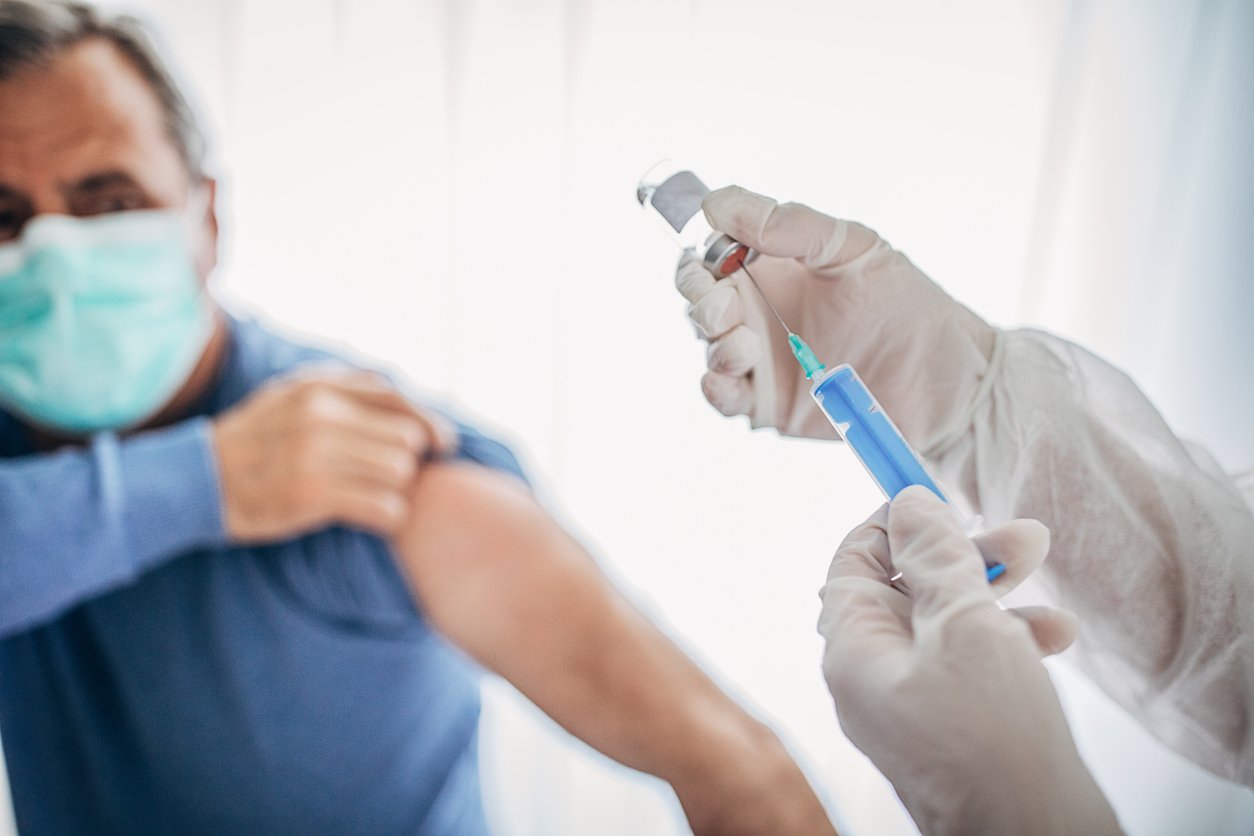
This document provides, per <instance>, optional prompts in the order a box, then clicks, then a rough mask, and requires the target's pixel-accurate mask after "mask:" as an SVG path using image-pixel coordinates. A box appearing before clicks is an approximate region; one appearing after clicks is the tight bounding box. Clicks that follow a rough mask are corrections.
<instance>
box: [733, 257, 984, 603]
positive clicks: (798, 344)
mask: <svg viewBox="0 0 1254 836" xmlns="http://www.w3.org/2000/svg"><path fill="white" fill-rule="evenodd" d="M740 269H741V270H743V271H744V274H745V275H746V276H748V277H749V281H751V282H753V286H754V288H755V289H756V290H757V291H758V295H759V296H760V297H761V298H762V301H763V302H765V303H766V306H767V307H768V308H770V310H771V313H772V314H774V315H775V319H777V320H778V321H779V324H780V325H781V326H783V328H784V331H785V332H786V333H787V334H788V347H789V348H790V349H791V350H792V354H793V356H794V357H796V358H797V362H798V363H800V364H801V368H802V369H803V370H804V371H805V373H806V379H807V380H809V381H810V382H811V385H810V396H811V397H812V398H814V402H815V403H817V404H818V405H819V409H821V410H822V411H823V414H824V415H826V416H827V420H829V421H831V422H832V426H833V427H835V428H836V432H837V433H838V434H839V435H840V437H841V438H842V439H844V441H845V443H847V444H848V445H849V449H851V450H853V452H854V455H856V456H857V457H858V461H860V462H862V466H863V467H864V468H866V472H867V473H869V474H871V478H872V479H874V480H875V484H876V485H878V486H879V489H880V491H881V492H882V493H883V494H884V496H885V497H886V498H887V499H888V500H889V501H892V499H893V497H895V496H896V495H897V494H898V493H900V492H901V491H903V490H905V489H906V488H908V487H909V486H911V485H922V486H923V487H925V488H927V489H928V490H930V491H931V492H932V493H934V494H936V495H937V496H938V497H940V498H941V499H942V500H943V501H944V502H946V503H947V504H949V507H951V508H953V507H954V505H953V503H952V502H950V501H949V497H947V496H946V495H945V492H944V491H943V490H941V487H940V485H939V484H938V483H937V482H936V480H935V479H934V478H932V474H931V473H929V472H928V470H927V466H926V465H924V464H923V460H922V459H921V458H919V454H918V453H916V452H915V451H914V449H913V448H912V447H911V446H910V444H909V443H908V442H907V441H906V439H905V437H904V436H902V434H901V431H900V430H898V429H897V426H896V425H895V424H894V423H893V422H892V419H891V418H889V417H888V414H887V413H886V412H884V409H883V408H882V407H881V406H880V405H879V402H878V401H877V400H875V396H874V395H872V394H871V390H869V389H867V387H866V384H865V383H863V382H862V378H860V377H858V373H857V372H856V371H854V370H853V367H852V366H850V365H849V364H848V363H846V364H844V365H840V366H837V367H836V368H834V369H828V368H827V367H826V366H825V365H823V363H822V362H820V360H819V358H818V357H817V356H816V355H815V353H814V352H813V351H812V350H811V349H810V346H808V345H806V342H805V340H803V339H801V337H799V336H797V335H796V334H795V333H793V330H792V329H791V328H789V327H788V323H786V322H784V318H783V317H782V316H780V315H779V311H777V310H776V309H775V306H774V305H772V304H771V300H770V299H769V298H768V297H767V295H766V294H765V293H763V292H762V286H761V285H759V284H758V280H757V279H755V278H754V277H753V274H752V273H750V272H749V268H748V267H747V266H745V264H743V263H742V264H741V265H740ZM954 513H955V514H958V511H957V509H956V508H955V509H954ZM959 519H960V521H961V522H962V523H963V528H964V529H967V530H969V529H970V528H971V527H972V526H970V525H969V524H968V523H967V521H966V520H962V519H961V516H960V515H959ZM985 572H986V574H987V576H988V580H989V583H992V582H993V581H995V580H997V578H999V577H1001V576H1002V575H1003V574H1005V572H1006V567H1005V565H1003V564H1001V563H993V564H991V565H989V566H987V567H986V570H985ZM897 577H900V573H899V574H898V576H897ZM897 577H894V578H893V580H897Z"/></svg>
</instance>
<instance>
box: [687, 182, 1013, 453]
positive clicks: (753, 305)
mask: <svg viewBox="0 0 1254 836" xmlns="http://www.w3.org/2000/svg"><path fill="white" fill-rule="evenodd" d="M703 206H704V208H705V214H706V218H707V219H708V220H709V222H710V224H711V225H712V226H713V227H714V228H715V229H717V230H720V231H722V232H725V233H727V234H728V235H730V236H731V237H733V238H735V239H736V240H737V241H740V242H741V243H743V244H746V245H748V246H750V247H753V248H754V249H755V250H757V251H758V252H759V253H761V257H759V258H758V259H757V260H756V261H754V262H753V263H752V264H751V265H750V267H749V269H750V271H751V272H752V273H753V275H754V277H755V278H757V280H758V283H759V284H760V285H761V286H762V290H763V292H764V293H766V295H767V296H768V297H769V298H770V300H771V302H772V303H773V304H774V305H775V307H776V308H778V309H779V312H780V314H782V315H783V317H784V320H785V321H786V322H787V323H788V325H789V326H790V327H791V328H793V330H794V331H796V333H797V334H799V335H800V336H801V337H802V339H804V340H805V341H806V342H808V343H809V344H810V346H811V347H812V348H813V349H814V351H815V353H816V354H817V355H818V357H819V359H820V360H822V361H823V362H824V363H827V364H828V366H829V367H830V366H835V365H839V364H841V363H850V364H852V365H853V367H854V368H855V369H856V370H857V371H858V374H859V375H860V376H861V377H862V379H863V380H865V381H866V384H867V386H868V387H870V389H871V391H872V392H873V393H874V394H875V396H876V397H877V398H878V399H879V401H880V403H881V404H882V405H883V406H884V409H885V410H886V411H887V412H888V414H889V415H891V416H892V418H893V420H894V422H896V424H897V426H898V428H900V429H901V431H902V433H903V434H904V435H905V437H906V439H907V440H909V441H910V442H911V443H912V444H914V445H915V446H916V447H923V446H925V445H926V444H927V443H928V442H929V441H930V440H931V439H933V438H935V437H936V436H937V435H938V434H941V433H943V432H945V431H946V429H947V427H949V426H950V425H951V424H952V423H953V421H954V420H955V418H959V419H960V417H961V413H962V412H963V406H964V405H968V404H970V402H971V400H972V396H973V395H974V393H975V391H976V389H977V387H978V386H979V383H980V379H981V377H982V375H983V373H984V370H985V368H986V367H987V364H988V359H989V356H990V355H991V352H992V348H993V339H994V334H995V332H994V329H993V328H992V327H991V326H989V325H988V324H987V323H985V322H984V321H983V320H982V319H980V318H979V317H978V316H976V315H975V314H973V313H971V312H970V311H969V310H967V309H966V308H964V307H963V306H962V305H960V304H958V303H957V302H955V301H954V300H953V299H951V298H950V297H949V296H947V295H946V294H945V292H944V291H942V290H941V289H940V288H939V287H937V286H936V284H934V283H933V282H932V281H931V280H930V279H928V278H927V276H925V275H923V273H921V272H920V271H919V270H918V269H917V268H916V267H915V266H914V265H913V264H911V263H910V261H909V259H907V258H906V257H905V256H904V255H902V254H901V253H899V252H897V251H896V250H894V249H893V248H892V247H890V246H889V245H888V244H886V243H885V242H884V241H883V240H882V239H880V237H879V236H878V235H876V234H875V233H874V232H872V231H871V230H869V229H867V228H866V227H864V226H862V225H860V224H856V223H852V222H849V221H842V220H837V219H835V218H831V217H829V216H827V215H823V214H821V213H819V212H816V211H814V210H813V209H810V208H809V207H806V206H802V205H800V204H796V203H784V204H777V203H776V202H775V201H774V200H771V199H770V198H766V197H762V196H760V195H757V194H754V193H753V192H749V191H746V190H745V189H742V188H739V187H737V186H730V187H727V188H724V189H719V190H718V191H715V192H712V193H710V194H709V195H708V196H707V197H706V199H705V201H704V203H703ZM675 280H676V286H677V287H678V288H679V291H680V293H681V294H683V296H684V298H686V299H687V300H688V301H689V302H690V303H691V307H690V308H689V316H690V317H691V319H692V321H693V323H694V324H695V325H696V327H697V330H698V332H699V333H700V334H702V335H703V336H704V337H705V338H706V339H708V340H710V348H709V355H708V364H709V372H708V373H707V374H706V376H705V377H704V379H703V380H702V388H703V390H704V391H705V396H706V398H707V400H709V401H710V403H711V404H713V405H714V406H715V407H716V408H717V409H719V411H721V412H722V413H723V414H725V415H739V414H747V415H748V416H749V417H750V420H751V421H752V423H753V426H755V427H775V428H776V429H778V430H779V431H780V432H782V433H784V434H787V435H797V436H808V437H811V438H834V437H835V432H834V431H833V430H832V428H831V426H830V425H829V424H828V423H827V420H826V419H825V418H824V417H823V415H822V413H820V412H819V411H818V410H817V409H816V408H815V406H814V404H813V402H812V401H811V399H810V396H809V385H808V383H807V382H806V379H805V375H804V374H803V373H802V371H801V369H800V367H799V366H798V365H797V363H796V361H795V360H794V359H793V357H792V355H791V354H790V353H789V350H788V345H787V339H786V335H785V332H784V331H783V329H782V328H780V326H779V323H778V322H776V321H775V320H774V318H773V317H771V316H770V313H769V311H768V310H767V309H766V307H765V305H764V304H763V302H762V299H761V297H760V296H759V295H758V293H757V292H756V291H755V290H754V288H753V285H752V284H751V283H750V282H749V280H748V279H747V278H746V277H745V275H744V274H743V272H739V273H736V274H735V275H733V276H731V277H729V278H727V279H724V280H722V281H719V282H716V281H715V279H714V277H713V276H712V275H711V274H710V273H709V272H708V271H707V270H705V268H703V267H702V266H701V263H700V262H699V261H695V260H692V259H685V260H684V261H682V262H681V263H680V266H679V270H678V272H677V274H676V279H675Z"/></svg>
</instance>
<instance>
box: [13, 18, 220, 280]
mask: <svg viewBox="0 0 1254 836" xmlns="http://www.w3.org/2000/svg"><path fill="white" fill-rule="evenodd" d="M197 185H199V184H197ZM192 186H193V183H192V180H191V178H190V177H189V175H188V172H187V168H186V166H185V165H184V163H183V160H182V159H181V157H180V156H179V152H178V149H177V148H176V147H175V145H174V142H173V141H172V140H171V139H170V137H169V135H168V133H167V132H166V128H165V124H164V121H163V119H162V115H161V107H160V105H159V103H158V101H157V96H156V94H155V93H154V92H153V91H152V89H151V88H150V87H149V85H148V83H147V82H146V81H145V80H144V78H143V77H142V76H141V75H140V74H139V72H138V70H136V69H135V68H134V67H133V66H132V65H131V63H130V62H129V61H128V60H127V59H126V57H125V56H124V55H123V54H122V53H121V52H119V51H118V50H117V48H116V47H114V46H113V45H112V44H111V43H109V42H108V41H106V40H103V39H100V38H91V39H88V40H85V41H83V42H82V43H79V44H76V45H74V46H71V47H69V48H68V49H66V50H65V51H64V52H62V53H61V54H60V55H58V56H56V57H55V58H54V59H53V60H52V61H51V62H50V63H48V64H46V65H41V66H39V67H36V68H34V69H30V70H25V71H22V72H20V73H18V74H17V75H15V76H11V77H10V78H8V79H7V80H5V81H2V82H0V244H2V243H5V242H8V241H13V240H15V239H16V238H17V237H18V236H19V235H20V234H21V231H22V227H23V225H24V224H25V223H26V222H27V221H28V220H30V219H31V218H32V217H34V216H36V215H43V214H57V215H73V216H75V217H90V216H93V215H101V214H105V213H108V212H122V211H128V210H132V209H182V208H183V207H184V206H185V205H187V203H188V198H189V197H190V196H191V192H192ZM204 186H205V187H207V191H208V202H209V205H208V207H207V211H206V212H205V216H204V218H203V220H201V219H199V218H198V219H196V220H197V221H199V223H200V226H199V228H198V230H197V232H196V237H195V239H194V241H193V245H192V249H193V255H194V257H195V260H196V266H197V269H198V271H199V272H200V275H201V278H202V280H203V279H204V278H206V277H207V276H208V275H209V273H210V272H211V271H212V270H213V267H214V265H215V264H216V259H217V222H216V218H215V215H214V209H213V191H214V190H213V182H212V181H206V182H205V183H204Z"/></svg>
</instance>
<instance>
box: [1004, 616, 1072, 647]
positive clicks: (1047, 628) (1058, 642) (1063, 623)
mask: <svg viewBox="0 0 1254 836" xmlns="http://www.w3.org/2000/svg"><path fill="white" fill-rule="evenodd" d="M1006 612H1008V613H1010V614H1011V615H1013V616H1015V617H1016V618H1019V619H1021V620H1022V621H1023V622H1024V623H1025V624H1027V625H1028V629H1029V630H1031V631H1032V638H1033V639H1034V640H1035V641H1036V648H1037V650H1039V651H1040V653H1041V655H1042V656H1052V655H1054V654H1055V653H1062V652H1063V651H1064V650H1066V649H1067V648H1068V647H1070V646H1071V643H1072V642H1074V641H1075V639H1076V636H1077V635H1078V634H1079V632H1080V621H1079V619H1077V618H1076V617H1075V613H1073V612H1071V611H1070V610H1060V609H1057V608H1055V607H1016V608H1014V609H1010V610H1006Z"/></svg>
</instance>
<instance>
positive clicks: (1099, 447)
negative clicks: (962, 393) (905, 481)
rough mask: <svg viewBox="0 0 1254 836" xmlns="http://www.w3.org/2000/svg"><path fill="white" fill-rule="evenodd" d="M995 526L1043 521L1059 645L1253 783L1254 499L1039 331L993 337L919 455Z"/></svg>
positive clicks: (1181, 741) (1092, 366) (1129, 392)
mask: <svg viewBox="0 0 1254 836" xmlns="http://www.w3.org/2000/svg"><path fill="white" fill-rule="evenodd" d="M927 453H928V456H929V458H930V459H931V460H932V462H933V464H934V465H935V466H936V469H937V473H938V475H939V476H941V478H942V479H944V480H945V481H946V483H947V484H948V485H949V486H951V487H953V488H955V489H957V490H958V491H960V492H961V493H962V495H963V497H964V498H965V499H966V500H967V501H968V502H970V503H971V505H972V506H973V507H974V508H975V509H976V510H977V511H979V512H980V513H981V514H983V515H984V518H985V520H986V521H987V522H988V523H989V524H997V523H1000V522H1003V521H1005V520H1008V519H1012V518H1015V517H1033V518H1035V519H1038V520H1041V521H1042V522H1043V523H1045V525H1047V526H1048V527H1049V529H1050V533H1051V538H1052V541H1051V549H1050V554H1049V559H1048V560H1047V561H1046V563H1045V565H1044V567H1043V568H1042V570H1041V572H1040V578H1041V581H1042V583H1043V585H1044V586H1045V588H1046V591H1047V592H1049V593H1050V594H1051V596H1052V597H1054V598H1055V599H1057V600H1058V602H1059V603H1061V604H1062V605H1063V606H1066V607H1068V608H1070V609H1072V610H1074V611H1075V612H1076V614H1077V615H1078V616H1079V617H1080V623H1081V633H1080V639H1079V640H1078V641H1077V643H1076V646H1075V647H1074V648H1073V649H1072V650H1071V651H1068V654H1067V655H1068V656H1069V657H1070V658H1071V659H1072V661H1074V662H1075V663H1076V664H1077V665H1078V666H1079V667H1080V668H1081V669H1082V670H1084V671H1085V673H1086V674H1087V675H1088V676H1089V677H1090V678H1092V679H1093V680H1094V681H1095V682H1096V683H1097V684H1098V685H1099V686H1100V687H1101V688H1102V689H1103V690H1104V691H1105V692H1106V693H1107V694H1109V695H1110V696H1111V697H1112V698H1114V699H1115V700H1116V701H1117V702H1119V703H1120V704H1121V705H1123V706H1124V708H1125V709H1127V710H1128V711H1129V712H1131V713H1132V714H1133V715H1134V716H1135V717H1137V718H1138V720H1140V722H1141V723H1142V724H1143V725H1144V726H1145V727H1146V728H1147V729H1149V730H1150V731H1151V733H1153V734H1154V735H1155V736H1157V737H1158V738H1159V739H1160V740H1162V741H1163V742H1165V743H1166V744H1168V745H1169V746H1171V747H1173V748H1174V749H1175V750H1176V751H1178V752H1180V753H1181V754H1183V755H1185V756H1186V757H1188V758H1190V759H1192V760H1193V761H1194V762H1196V763H1198V764H1200V765H1202V766H1204V767H1206V768H1208V769H1210V770H1211V771H1213V772H1215V773H1217V774H1219V775H1221V776H1223V777H1225V778H1228V779H1232V780H1237V781H1241V782H1243V783H1245V784H1246V785H1249V786H1254V723H1251V710H1252V708H1254V510H1252V509H1251V506H1250V504H1249V493H1248V492H1247V493H1246V494H1245V495H1243V493H1242V490H1241V485H1240V483H1239V481H1238V480H1237V479H1235V478H1233V477H1230V476H1227V475H1226V474H1224V473H1223V471H1222V470H1221V469H1220V468H1219V467H1218V466H1217V465H1216V464H1215V462H1214V459H1213V458H1212V457H1210V456H1209V455H1207V454H1206V453H1205V452H1204V451H1203V450H1201V449H1200V448H1198V447H1196V446H1194V445H1189V444H1187V443H1186V442H1183V441H1181V440H1180V439H1178V438H1177V437H1176V436H1175V434H1174V433H1173V432H1172V431H1171V430H1170V428H1169V427H1168V426H1167V424H1166V422H1165V421H1164V420H1163V419H1162V417H1161V416H1160V415H1159V414H1158V412H1157V411H1156V410H1155V409H1154V407H1153V405H1152V404H1151V403H1150V402H1149V400H1148V399H1147V398H1146V397H1145V395H1144V394H1142V392H1141V391H1140V390H1139V389H1138V388H1137V387H1136V385H1135V384H1134V383H1133V382H1132V381H1131V380H1130V379H1129V378H1128V377H1127V376H1126V375H1125V374H1123V373H1122V372H1120V371H1119V370H1118V369H1115V368H1114V367H1112V366H1110V365H1109V364H1108V363H1106V362H1104V361H1103V360H1101V359H1099V358H1097V357H1095V356H1093V355H1092V354H1090V353H1088V352H1086V351H1084V350H1083V349H1081V348H1079V347H1077V346H1075V345H1073V344H1071V343H1068V342H1066V341H1065V340H1061V339H1058V338H1057V337H1053V336H1051V335H1049V334H1045V333H1042V332H1037V331H1030V330H1022V331H1010V332H1006V333H1003V334H1001V335H999V337H998V342H997V344H996V346H995V348H994V352H993V358H992V361H991V363H990V367H989V371H988V373H987V375H986V376H985V379H984V380H983V382H982V387H981V391H980V393H979V395H978V396H977V398H976V400H975V403H974V405H973V408H972V410H971V412H970V421H969V422H968V423H967V424H966V425H965V426H960V427H958V428H957V431H956V432H955V433H953V434H951V435H950V436H949V437H948V439H947V440H943V441H941V442H939V443H938V444H937V445H936V446H935V447H934V448H933V449H931V450H929V451H927Z"/></svg>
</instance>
